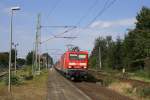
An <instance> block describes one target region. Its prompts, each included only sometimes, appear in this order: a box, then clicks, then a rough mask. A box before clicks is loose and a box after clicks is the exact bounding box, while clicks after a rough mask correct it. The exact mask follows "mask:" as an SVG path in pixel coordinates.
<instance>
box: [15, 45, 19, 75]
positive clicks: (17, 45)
mask: <svg viewBox="0 0 150 100" xmlns="http://www.w3.org/2000/svg"><path fill="white" fill-rule="evenodd" d="M18 45H19V44H18V43H17V44H14V46H15V75H16V69H17V67H16V62H17V61H16V59H17V46H18Z"/></svg>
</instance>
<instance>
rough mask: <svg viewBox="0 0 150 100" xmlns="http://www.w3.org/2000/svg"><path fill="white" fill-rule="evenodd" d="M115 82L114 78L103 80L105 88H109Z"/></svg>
mask: <svg viewBox="0 0 150 100" xmlns="http://www.w3.org/2000/svg"><path fill="white" fill-rule="evenodd" d="M114 81H115V80H114V79H112V78H105V79H104V80H103V85H104V86H109V85H110V84H112V83H113V82H114Z"/></svg>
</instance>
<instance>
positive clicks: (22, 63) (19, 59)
mask: <svg viewBox="0 0 150 100" xmlns="http://www.w3.org/2000/svg"><path fill="white" fill-rule="evenodd" d="M17 63H18V65H21V66H22V65H24V64H25V59H23V58H18V59H17Z"/></svg>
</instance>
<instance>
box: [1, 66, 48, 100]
mask: <svg viewBox="0 0 150 100" xmlns="http://www.w3.org/2000/svg"><path fill="white" fill-rule="evenodd" d="M30 70H31V68H30V66H28V67H26V68H25V69H22V70H19V71H18V72H17V75H19V76H26V75H27V76H28V75H30ZM47 79H48V71H46V70H43V71H42V72H41V74H40V75H37V76H35V77H34V78H33V79H31V80H25V79H24V80H23V84H21V85H17V86H16V85H13V86H12V88H11V89H12V90H11V93H8V91H7V86H6V85H5V84H4V82H3V81H1V82H0V99H1V100H45V99H46V97H47Z"/></svg>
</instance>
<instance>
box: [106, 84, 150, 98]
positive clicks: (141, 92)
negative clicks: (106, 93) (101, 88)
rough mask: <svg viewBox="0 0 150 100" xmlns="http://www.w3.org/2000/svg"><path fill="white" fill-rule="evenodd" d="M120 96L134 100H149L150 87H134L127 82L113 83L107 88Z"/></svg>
mask: <svg viewBox="0 0 150 100" xmlns="http://www.w3.org/2000/svg"><path fill="white" fill-rule="evenodd" d="M108 88H109V89H112V90H114V91H116V92H118V93H120V94H122V95H126V96H129V97H130V98H132V99H134V100H149V98H150V87H142V86H138V87H135V86H133V85H132V84H130V83H127V82H117V81H116V82H114V83H112V84H111V85H109V87H108Z"/></svg>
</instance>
